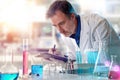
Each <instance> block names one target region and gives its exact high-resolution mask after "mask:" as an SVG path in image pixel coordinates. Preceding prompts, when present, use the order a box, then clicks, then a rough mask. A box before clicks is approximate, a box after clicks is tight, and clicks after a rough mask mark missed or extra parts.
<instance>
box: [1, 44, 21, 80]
mask: <svg viewBox="0 0 120 80" xmlns="http://www.w3.org/2000/svg"><path fill="white" fill-rule="evenodd" d="M5 49H6V51H5V53H6V54H5V60H6V61H5V64H4V65H3V66H2V67H1V68H0V80H17V78H18V76H19V71H18V69H17V67H16V66H14V64H13V63H12V58H13V49H12V47H10V46H9V47H7V48H5Z"/></svg>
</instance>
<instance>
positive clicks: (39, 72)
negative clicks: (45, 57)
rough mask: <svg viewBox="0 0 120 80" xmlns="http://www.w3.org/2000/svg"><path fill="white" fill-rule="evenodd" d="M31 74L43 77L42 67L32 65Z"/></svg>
mask: <svg viewBox="0 0 120 80" xmlns="http://www.w3.org/2000/svg"><path fill="white" fill-rule="evenodd" d="M31 71H32V74H35V75H36V74H37V75H39V76H42V75H43V65H32V66H31Z"/></svg>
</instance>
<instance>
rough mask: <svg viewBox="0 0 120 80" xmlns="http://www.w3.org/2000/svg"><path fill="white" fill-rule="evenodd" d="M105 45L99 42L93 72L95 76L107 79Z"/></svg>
mask: <svg viewBox="0 0 120 80" xmlns="http://www.w3.org/2000/svg"><path fill="white" fill-rule="evenodd" d="M107 52H108V51H107V43H106V42H99V50H98V56H97V60H96V62H95V67H94V72H93V74H94V75H95V76H99V77H108V72H109V61H108V58H107V54H108V53H107Z"/></svg>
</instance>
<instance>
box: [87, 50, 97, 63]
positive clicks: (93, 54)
mask: <svg viewBox="0 0 120 80" xmlns="http://www.w3.org/2000/svg"><path fill="white" fill-rule="evenodd" d="M86 54H87V61H88V63H93V64H94V63H95V62H96V59H97V56H98V51H87V53H86Z"/></svg>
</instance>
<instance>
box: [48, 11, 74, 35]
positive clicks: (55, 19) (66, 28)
mask: <svg viewBox="0 0 120 80" xmlns="http://www.w3.org/2000/svg"><path fill="white" fill-rule="evenodd" d="M50 19H51V21H52V24H53V26H55V27H56V28H57V29H58V30H59V32H60V33H62V34H63V35H64V36H66V37H69V36H71V35H72V34H73V33H75V29H76V24H75V23H76V22H75V21H76V18H75V15H74V14H71V16H70V18H68V17H67V16H66V15H65V14H64V13H62V12H61V11H56V13H55V15H54V16H52V17H51V18H50Z"/></svg>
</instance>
